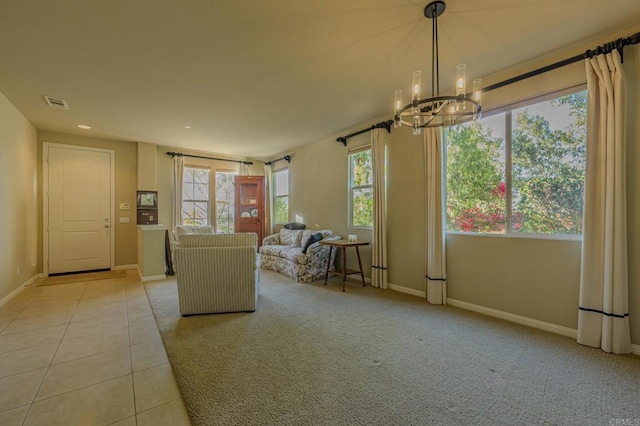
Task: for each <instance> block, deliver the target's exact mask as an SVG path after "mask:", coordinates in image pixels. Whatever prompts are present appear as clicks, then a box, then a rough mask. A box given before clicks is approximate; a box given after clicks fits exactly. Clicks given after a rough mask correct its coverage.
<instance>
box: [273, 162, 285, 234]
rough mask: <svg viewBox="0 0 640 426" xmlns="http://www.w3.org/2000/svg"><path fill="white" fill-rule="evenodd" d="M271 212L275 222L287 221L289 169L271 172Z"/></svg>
mask: <svg viewBox="0 0 640 426" xmlns="http://www.w3.org/2000/svg"><path fill="white" fill-rule="evenodd" d="M273 214H274V216H275V218H274V220H275V223H287V222H289V169H282V170H278V171H276V172H273Z"/></svg>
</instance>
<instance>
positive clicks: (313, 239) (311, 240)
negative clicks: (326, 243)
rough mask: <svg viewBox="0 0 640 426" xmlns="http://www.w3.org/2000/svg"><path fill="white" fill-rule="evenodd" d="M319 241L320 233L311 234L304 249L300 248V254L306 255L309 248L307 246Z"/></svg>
mask: <svg viewBox="0 0 640 426" xmlns="http://www.w3.org/2000/svg"><path fill="white" fill-rule="evenodd" d="M321 239H322V234H321V233H319V232H318V233H317V234H313V235H312V236H311V237H309V239H308V240H307V242H306V243H305V245H304V247H302V253H304V254H307V249H308V248H309V246H310V245H311V244H313V243H317V242H318V241H320V240H321Z"/></svg>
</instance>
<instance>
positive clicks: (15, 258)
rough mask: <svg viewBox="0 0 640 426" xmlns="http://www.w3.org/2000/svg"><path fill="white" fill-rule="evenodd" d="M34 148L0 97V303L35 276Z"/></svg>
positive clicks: (31, 133)
mask: <svg viewBox="0 0 640 426" xmlns="http://www.w3.org/2000/svg"><path fill="white" fill-rule="evenodd" d="M37 146H38V144H37V132H36V129H35V128H34V127H33V126H32V125H31V123H30V122H29V121H28V120H27V119H26V118H25V117H24V116H23V115H22V114H21V113H20V112H19V111H18V110H17V109H16V108H15V107H14V106H13V105H12V104H11V102H9V100H8V99H7V98H6V97H5V96H4V95H3V94H2V93H0V200H1V201H0V205H1V207H0V224H2V232H1V235H2V237H1V238H0V299H2V298H3V297H5V296H6V295H8V294H9V293H11V292H12V291H14V290H15V289H17V288H18V287H19V286H20V285H21V284H24V283H25V282H27V281H29V279H31V278H33V277H34V276H35V275H36V274H37V272H38V248H37V244H38V212H37V209H36V206H37V204H38V201H37V197H38V192H37V189H38V186H39V182H38V166H37V164H38V162H37ZM18 270H19V271H18Z"/></svg>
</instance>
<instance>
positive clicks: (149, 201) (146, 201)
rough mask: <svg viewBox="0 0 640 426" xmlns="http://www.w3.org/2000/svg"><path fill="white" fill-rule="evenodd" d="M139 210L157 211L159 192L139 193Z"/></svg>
mask: <svg viewBox="0 0 640 426" xmlns="http://www.w3.org/2000/svg"><path fill="white" fill-rule="evenodd" d="M137 206H138V208H142V209H157V208H158V192H157V191H138V202H137Z"/></svg>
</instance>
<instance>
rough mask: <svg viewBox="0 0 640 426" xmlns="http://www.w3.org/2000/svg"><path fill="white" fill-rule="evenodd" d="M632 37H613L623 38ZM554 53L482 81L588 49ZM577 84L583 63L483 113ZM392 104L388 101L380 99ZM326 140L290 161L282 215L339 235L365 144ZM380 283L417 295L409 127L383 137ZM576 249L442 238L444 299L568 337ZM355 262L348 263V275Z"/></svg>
mask: <svg viewBox="0 0 640 426" xmlns="http://www.w3.org/2000/svg"><path fill="white" fill-rule="evenodd" d="M637 30H638V29H637V28H636V29H631V30H628V31H624V32H621V33H620V34H619V35H628V34H629V33H633V32H634V31H637ZM619 35H614V36H610V37H606V38H603V39H602V40H600V41H596V42H593V43H590V44H589V45H588V46H577V47H574V48H572V49H571V50H569V51H564V52H554V54H552V55H548V56H547V57H545V58H540V59H539V60H537V61H535V62H532V63H530V64H523V65H520V66H518V67H514V68H513V69H512V70H507V71H505V72H503V73H501V74H500V75H497V76H491V77H490V78H486V79H484V83H485V85H486V84H490V83H494V82H497V81H501V80H503V79H505V78H508V77H512V76H514V75H518V74H520V73H522V72H523V71H528V70H531V69H534V68H537V67H539V66H542V65H546V64H548V63H551V62H554V61H558V60H561V59H564V58H566V57H568V56H572V55H574V54H576V53H579V52H584V50H586V49H587V48H589V47H593V46H594V45H597V44H598V43H602V42H606V41H609V40H611V39H615V38H616V37H617V36H619ZM639 56H640V47H638V46H634V47H631V48H627V49H626V50H625V65H624V67H625V71H626V72H627V79H628V84H629V86H628V89H629V90H628V94H629V96H628V98H629V99H628V102H629V108H628V111H629V115H628V123H629V125H628V132H627V133H628V135H627V136H628V137H627V154H628V178H627V184H628V191H627V192H628V217H629V225H628V227H629V229H628V236H629V237H628V242H629V265H630V270H629V287H630V289H629V293H630V304H631V306H630V317H631V327H632V328H631V333H632V341H633V342H634V343H635V344H640V270H639V269H640V268H639V265H640V261H639V260H640V257H639V256H640V174H639V172H638V171H636V170H637V164H640V149H639V148H638V143H639V142H640V140H639V139H640V120H638V119H637V117H638V116H640V84H638V83H637V81H638V80H639V79H640V59H639ZM585 81H586V77H585V73H584V63H583V62H582V61H580V62H579V63H577V64H574V65H571V66H568V67H564V68H561V69H559V70H556V71H553V72H550V73H547V74H545V75H543V76H540V77H536V78H532V79H529V80H525V81H523V82H520V83H517V84H514V85H511V86H507V87H505V88H502V89H498V90H496V91H494V92H490V93H489V94H487V96H485V99H484V106H485V109H487V108H497V107H501V106H504V105H508V104H510V103H514V102H518V101H521V100H523V99H526V98H529V97H531V96H535V95H539V94H543V93H547V92H551V91H553V90H558V89H562V88H566V87H571V86H574V85H577V84H582V83H584V82H585ZM390 96H392V94H390ZM386 118H387V117H381V118H379V119H377V120H371V121H369V122H366V123H360V124H359V125H356V126H353V127H352V128H350V129H345V130H343V131H341V132H340V135H344V134H348V133H350V132H352V131H355V130H360V129H362V128H365V127H367V126H369V125H371V124H372V123H375V122H378V121H381V120H382V119H386ZM336 136H338V134H336V135H335V136H333V137H331V138H327V139H324V140H321V141H318V142H315V143H313V144H311V145H308V146H305V147H303V148H301V149H298V150H297V151H295V152H293V153H286V154H292V161H291V164H290V166H289V170H290V180H291V187H290V205H291V211H290V214H291V217H295V215H296V214H298V215H301V216H302V217H303V218H304V222H305V223H306V224H307V226H308V227H316V224H318V225H319V226H320V227H322V228H331V229H333V230H334V231H336V232H337V233H339V234H341V235H346V234H348V233H358V234H359V238H361V239H370V238H371V233H370V231H359V232H354V231H353V230H350V229H349V228H348V226H347V220H348V216H347V197H348V187H347V180H348V179H347V178H348V176H347V172H348V164H347V156H348V150H349V149H350V148H352V147H354V146H358V145H362V144H367V143H368V138H369V135H368V133H367V134H365V135H361V136H358V137H356V138H353V139H350V140H349V143H348V148H345V147H344V146H343V145H341V144H339V143H337V142H335V137H336ZM388 141H389V145H388V194H387V196H388V237H387V238H388V256H389V257H388V267H389V270H388V277H389V283H390V284H393V285H398V286H402V287H405V288H407V289H409V290H410V291H412V292H413V293H416V294H418V293H420V292H424V274H425V261H424V257H425V226H424V222H425V213H424V212H425V205H424V179H423V173H424V168H423V167H424V166H423V160H422V159H423V158H424V155H423V148H422V142H421V138H418V137H413V136H412V135H411V132H410V130H409V129H406V128H403V129H393V130H392V133H391V134H390V135H389V137H388ZM580 253H581V243H580V241H566V240H549V239H525V238H515V237H503V236H502V237H491V236H476V235H460V234H448V235H447V272H448V278H449V279H448V291H449V294H448V296H449V297H450V298H453V299H457V300H461V301H464V302H468V303H472V304H476V305H480V306H484V307H488V308H492V309H496V310H500V311H504V312H508V313H512V314H515V315H521V316H524V317H528V318H533V319H536V320H539V321H544V322H548V323H552V324H556V325H560V326H564V327H569V328H572V329H576V327H577V306H578V291H579V282H580ZM365 259H366V260H364V262H363V263H364V264H365V275H366V276H370V265H371V250H370V248H369V249H368V250H366V253H365ZM354 262H355V259H353V258H350V259H348V262H347V263H348V264H349V267H353V266H354Z"/></svg>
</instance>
